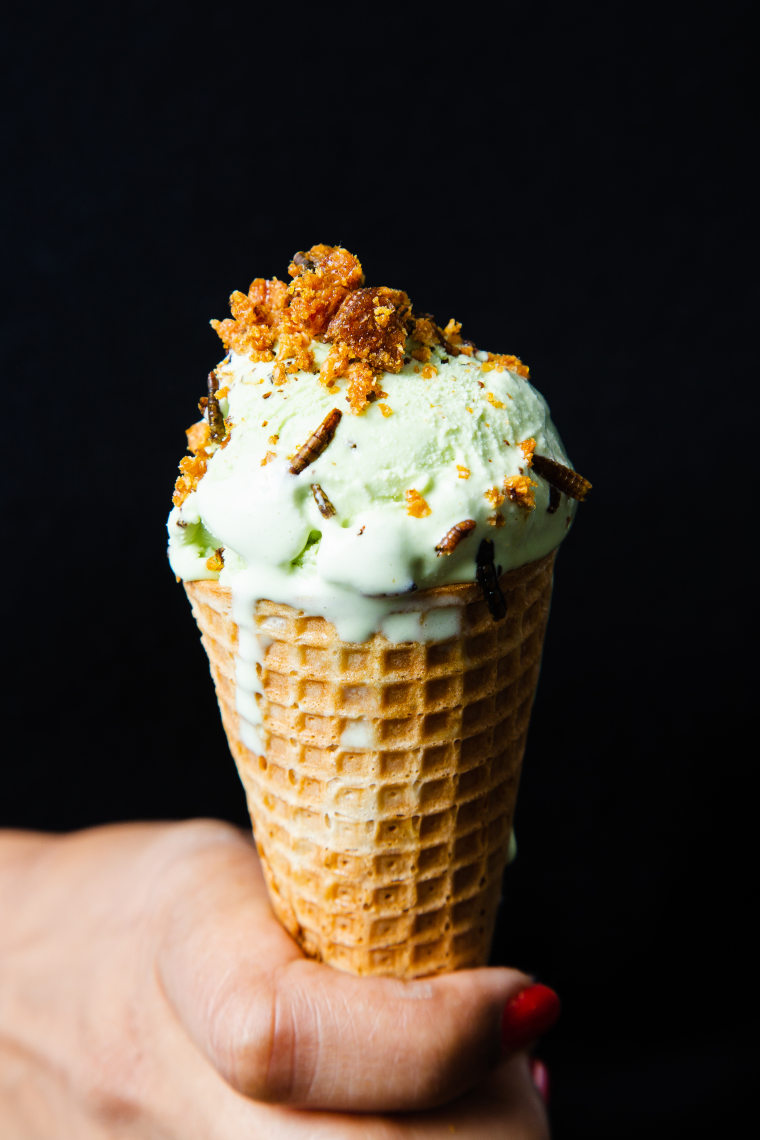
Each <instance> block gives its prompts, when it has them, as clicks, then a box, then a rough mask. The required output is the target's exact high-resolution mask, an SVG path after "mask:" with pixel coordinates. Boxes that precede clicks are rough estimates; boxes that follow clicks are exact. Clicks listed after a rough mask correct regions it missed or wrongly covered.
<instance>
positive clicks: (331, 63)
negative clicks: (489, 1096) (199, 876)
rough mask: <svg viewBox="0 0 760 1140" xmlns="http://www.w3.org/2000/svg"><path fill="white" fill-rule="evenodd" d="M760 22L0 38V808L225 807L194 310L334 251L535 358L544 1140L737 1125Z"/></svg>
mask: <svg viewBox="0 0 760 1140" xmlns="http://www.w3.org/2000/svg"><path fill="white" fill-rule="evenodd" d="M750 10H751V6H750V4H748V3H746V4H744V3H739V2H727V3H723V4H714V5H707V4H701V5H700V4H695V5H692V6H690V7H689V8H688V9H687V10H685V11H684V12H683V13H681V12H679V11H677V9H675V8H668V6H667V5H659V6H651V7H649V6H648V5H647V4H645V3H637V4H618V3H614V2H610V3H607V4H605V5H602V4H600V5H598V6H597V5H593V6H589V7H587V8H585V9H584V8H583V6H582V5H581V6H579V5H578V4H567V5H564V4H555V5H552V4H541V3H536V4H533V5H527V4H525V5H519V6H516V5H503V6H502V7H501V8H499V9H498V16H497V15H495V14H494V12H487V11H486V10H485V8H484V7H483V6H480V5H478V6H474V5H473V6H470V8H469V9H467V10H465V11H464V12H463V13H460V14H459V15H458V16H454V15H451V14H447V10H446V9H443V8H438V7H432V6H430V7H428V6H422V5H408V6H401V7H399V8H389V7H386V8H383V9H380V8H379V7H378V6H369V5H368V6H366V7H356V6H355V7H351V8H343V7H334V8H326V7H317V6H313V7H311V8H310V9H308V10H302V9H301V8H299V7H298V6H293V5H289V6H285V5H283V6H281V8H279V9H278V8H277V7H276V6H274V7H272V8H267V9H256V8H252V9H251V8H241V7H239V6H232V5H226V4H224V3H219V4H216V5H215V6H213V8H209V9H208V10H207V11H206V12H205V13H204V14H203V15H202V16H197V15H196V16H191V15H189V12H188V10H185V9H184V7H182V6H179V5H177V6H175V5H171V4H165V5H160V4H159V5H152V4H147V3H132V4H116V5H113V6H110V7H108V8H106V7H105V6H104V7H100V6H98V7H95V6H91V5H89V4H83V5H82V4H80V5H75V6H73V7H72V8H71V9H62V8H59V7H58V6H56V7H55V8H54V7H52V6H47V7H46V6H45V5H42V7H41V8H40V7H38V6H35V7H32V6H27V7H24V6H22V5H16V6H15V7H14V9H13V13H12V16H11V18H10V23H9V24H7V25H6V31H7V32H8V36H7V58H6V60H5V61H4V64H3V74H4V76H5V79H6V81H8V80H9V81H10V88H9V97H8V99H7V103H6V106H7V108H8V114H7V117H6V119H5V123H6V127H5V141H4V145H3V149H4V153H5V160H6V162H5V175H4V178H3V195H4V197H6V199H7V201H6V209H5V211H4V215H5V216H4V220H5V224H6V227H7V233H6V239H5V246H6V251H7V253H6V257H5V269H4V273H3V284H4V286H5V289H6V292H7V299H6V300H5V302H4V304H3V372H2V376H3V392H4V401H3V403H4V413H5V419H4V422H5V431H4V452H5V464H4V474H3V479H2V487H3V516H2V518H3V551H4V558H5V589H4V590H3V599H4V611H5V612H4V618H3V629H4V641H5V655H6V660H7V662H8V663H9V665H10V668H11V676H10V678H9V679H6V682H5V685H4V689H5V694H6V697H7V708H6V711H5V712H4V723H5V727H6V732H5V740H6V748H5V749H4V752H5V763H4V765H3V777H2V785H0V824H5V825H12V826H30V827H38V828H44V829H64V828H70V827H78V826H84V825H89V824H93V823H97V822H102V821H107V820H120V819H131V818H135V817H154V818H156V817H160V818H182V817H185V816H188V815H200V814H203V815H215V816H221V817H225V818H228V819H232V820H235V821H238V822H240V823H241V824H245V823H246V816H245V809H244V804H243V798H242V792H241V790H240V787H239V785H238V782H237V777H236V775H235V771H234V766H233V764H232V761H231V760H230V759H229V756H228V753H227V751H226V745H225V743H224V739H223V735H222V731H221V726H220V724H219V719H218V714H217V712H216V705H215V701H214V697H213V693H212V689H211V685H210V682H209V679H208V673H207V667H206V664H205V658H204V656H203V653H202V650H201V647H200V644H199V642H198V637H197V634H196V632H195V627H194V624H193V622H192V620H191V618H190V614H189V610H188V607H187V603H186V601H185V598H184V595H183V593H182V591H181V589H180V588H179V587H178V586H177V585H176V584H175V582H174V578H173V576H172V574H171V572H170V571H169V569H168V567H167V564H166V561H165V553H164V551H165V531H164V520H165V516H166V514H167V512H168V506H169V498H170V492H171V487H172V484H173V480H174V477H175V473H176V464H177V461H178V459H179V457H180V455H181V454H182V453H183V448H184V434H183V432H184V428H185V427H186V426H188V424H189V423H190V422H192V421H193V419H194V418H195V409H196V401H197V398H198V396H199V395H200V394H201V393H202V391H203V385H204V382H205V376H206V373H207V371H208V369H209V368H210V367H211V366H212V365H213V364H214V363H215V362H216V361H217V360H218V358H219V356H220V355H221V353H220V348H219V342H218V340H217V338H216V336H215V334H214V333H213V332H212V331H211V330H210V329H209V327H208V320H209V318H210V317H212V316H216V317H223V316H225V315H226V314H227V308H226V305H227V297H228V294H229V293H230V291H231V290H232V289H235V288H240V289H243V290H245V289H247V286H248V284H249V282H250V280H251V279H252V278H253V277H254V276H273V275H278V276H280V277H284V276H285V275H286V268H287V264H288V260H289V258H290V256H291V255H292V253H293V252H295V251H296V250H298V249H304V248H308V246H310V245H311V244H313V243H314V242H319V241H324V242H328V243H340V244H343V245H345V246H347V247H348V248H349V249H351V250H353V251H355V252H356V253H357V254H358V255H359V256H360V258H361V260H362V262H363V265H364V268H365V272H366V274H367V280H368V283H369V284H388V285H393V286H397V287H400V288H403V289H406V291H407V292H408V293H409V294H410V295H411V297H412V300H413V302H414V303H415V306H416V307H417V308H418V309H420V310H424V311H430V312H433V313H435V314H436V316H437V317H438V319H439V320H440V321H441V322H442V323H443V322H445V321H446V320H448V318H449V317H451V316H455V317H456V318H457V319H458V320H460V321H462V322H463V326H464V328H463V331H464V334H465V335H467V336H469V337H471V338H472V339H473V340H475V342H476V343H477V344H479V345H483V346H484V347H488V348H491V349H493V350H496V351H507V352H514V353H517V354H518V355H520V356H521V357H522V358H523V359H524V360H526V361H527V362H528V363H529V364H530V366H531V377H532V379H533V380H534V382H535V383H536V385H537V386H538V387H539V388H540V389H541V390H542V391H543V392H544V393H545V395H546V396H547V398H548V400H549V403H550V405H551V408H552V412H553V416H554V419H555V421H556V422H557V424H558V425H559V427H560V430H561V432H562V435H563V437H564V440H565V443H566V445H567V448H568V451H569V453H570V455H571V458H572V460H573V462H574V464H575V466H576V467H577V468H578V470H580V471H581V472H583V473H584V474H585V475H587V476H588V478H590V479H591V480H592V482H593V483H594V490H593V493H592V496H591V498H590V501H589V502H588V504H586V505H584V506H583V507H582V508H581V510H580V511H579V518H578V520H577V524H576V526H575V528H574V530H573V531H572V532H571V534H570V536H569V538H568V539H567V541H566V543H565V544H564V547H563V550H562V552H561V555H560V558H559V563H558V574H557V580H556V589H555V600H554V607H553V614H552V621H551V623H550V630H549V635H548V641H547V646H546V653H545V659H544V668H543V674H542V681H541V687H540V692H539V696H538V699H537V703H536V709H535V715H534V725H533V728H532V733H531V738H530V742H529V749H528V755H527V759H526V768H525V774H524V779H523V785H522V790H521V799H520V804H519V809H518V819H517V834H518V842H519V848H520V853H519V857H518V859H517V861H516V863H515V864H514V865H513V867H512V868H511V869H510V871H509V873H508V877H507V881H506V906H505V911H504V914H503V916H502V921H501V925H500V929H499V935H498V939H497V947H496V953H495V959H496V960H498V961H509V962H511V963H514V964H516V965H519V966H521V967H522V968H524V969H527V970H529V971H532V972H534V973H535V974H536V975H537V976H538V977H539V978H540V979H541V980H543V981H546V982H547V983H549V984H551V985H553V986H555V987H556V988H557V989H558V990H559V992H560V994H561V995H562V997H563V999H564V1015H563V1019H562V1021H561V1023H560V1025H559V1026H558V1027H557V1029H556V1030H555V1031H554V1032H553V1033H552V1034H551V1036H550V1037H548V1038H547V1039H546V1041H545V1042H544V1044H543V1046H542V1055H543V1056H544V1057H545V1058H546V1060H547V1063H548V1065H549V1067H550V1070H551V1074H552V1080H553V1094H552V1111H553V1116H554V1126H555V1131H556V1135H557V1136H558V1137H559V1138H575V1137H578V1138H581V1137H582V1138H585V1140H596V1138H599V1140H602V1138H609V1137H620V1138H627V1137H631V1138H633V1137H640V1136H642V1135H646V1136H648V1137H663V1138H664V1137H674V1136H675V1137H677V1136H682V1135H684V1136H685V1135H689V1136H692V1137H696V1136H702V1135H704V1136H707V1135H712V1136H714V1135H720V1136H723V1135H738V1134H740V1133H739V1129H738V1127H737V1126H736V1124H735V1121H736V1120H737V1119H738V1114H739V1111H740V1109H741V1108H742V1106H743V1105H745V1104H747V1103H749V1092H750V1086H751V1084H752V1082H753V1081H754V1078H755V1073H756V1067H757V1061H758V1055H757V1048H756V1045H755V1043H754V1027H755V1024H756V1020H755V1008H754V995H755V990H756V987H757V975H756V973H755V974H753V973H752V972H751V970H752V967H753V962H752V955H751V954H750V949H749V924H748V921H747V912H748V911H749V910H750V909H751V907H752V898H753V893H754V880H753V877H752V876H751V875H750V869H751V867H752V861H753V857H754V848H755V842H754V831H753V824H752V814H753V802H752V800H751V798H750V796H749V790H748V780H749V778H750V777H751V775H752V772H753V768H754V766H755V765H756V736H755V734H754V723H755V709H754V707H753V706H754V703H755V702H754V689H755V686H754V684H753V683H752V684H751V682H752V671H753V665H754V658H753V655H754V650H749V661H748V659H747V657H746V656H745V649H744V647H745V646H747V647H750V646H751V645H752V644H754V643H753V635H752V634H751V633H750V625H749V622H750V613H751V611H752V608H753V602H754V597H753V585H754V573H753V571H754V562H753V561H752V559H751V557H750V548H751V547H752V545H753V544H752V542H751V539H752V537H753V535H752V531H753V519H754V517H755V514H756V497H757V496H756V491H755V480H754V467H755V462H756V461H755V458H754V454H753V452H754V437H755V429H754V425H753V424H752V421H751V418H750V417H751V415H752V413H756V412H757V404H756V401H755V394H754V387H752V388H751V387H750V367H751V366H754V368H753V370H754V371H755V373H756V350H755V348H754V345H752V344H751V343H750V336H749V332H750V325H749V322H750V314H752V315H754V313H755V310H756V307H757V288H756V271H755V264H756V262H755V258H756V254H753V252H752V250H751V243H752V239H753V237H754V213H755V202H754V197H755V195H756V191H757V188H756V186H753V185H752V184H751V181H750V173H751V168H752V162H751V158H752V154H753V151H754V150H755V149H756V143H757V139H756V135H755V131H756V123H755V122H753V121H752V119H751V117H750V112H749V109H748V108H749V100H750V95H751V90H750V83H751V80H750V71H751V67H752V55H751V44H752V40H751V36H750V26H749V14H750ZM748 428H749V431H748V430H747V429H748ZM753 752H754V754H755V755H754V758H753Z"/></svg>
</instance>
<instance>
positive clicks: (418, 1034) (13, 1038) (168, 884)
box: [0, 821, 556, 1140]
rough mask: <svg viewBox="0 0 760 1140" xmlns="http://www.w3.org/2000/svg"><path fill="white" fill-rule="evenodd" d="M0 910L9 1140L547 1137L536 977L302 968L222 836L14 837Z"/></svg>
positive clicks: (106, 831)
mask: <svg viewBox="0 0 760 1140" xmlns="http://www.w3.org/2000/svg"><path fill="white" fill-rule="evenodd" d="M0 913H3V914H4V915H7V916H10V921H4V924H3V927H2V929H0V977H1V978H2V984H1V985H0V1135H2V1136H3V1140H17V1138H18V1140H37V1138H39V1140H53V1138H55V1140H68V1138H69V1137H71V1138H72V1140H106V1138H109V1140H111V1138H114V1137H118V1138H119V1140H121V1138H124V1140H154V1138H155V1140H180V1138H181V1140H237V1138H238V1137H240V1138H241V1140H242V1138H243V1137H245V1138H246V1140H249V1138H251V1137H262V1138H265V1140H306V1138H309V1140H316V1138H318V1137H319V1138H322V1137H323V1138H324V1140H353V1138H356V1140H359V1138H362V1140H374V1138H377V1140H381V1138H382V1140H391V1138H393V1140H407V1138H408V1140H412V1138H414V1140H422V1138H425V1140H437V1138H438V1137H449V1136H450V1135H451V1134H452V1132H453V1133H454V1134H456V1135H460V1136H463V1137H467V1138H468V1140H469V1138H472V1140H477V1138H481V1137H482V1138H483V1140H485V1138H490V1137H496V1136H498V1137H502V1138H503V1137H506V1138H512V1137H515V1138H517V1137H519V1138H521V1140H539V1138H543V1137H546V1136H548V1127H547V1123H546V1117H545V1113H544V1109H543V1103H542V1101H541V1098H540V1096H539V1094H538V1092H537V1090H536V1088H535V1086H534V1084H533V1082H532V1080H531V1077H530V1072H529V1067H528V1059H527V1056H526V1054H525V1053H523V1052H515V1051H514V1047H517V1046H523V1045H527V1044H528V1038H529V1037H530V1036H531V1032H533V1033H535V1034H537V1033H538V1032H540V1031H541V1029H542V1028H548V1023H549V1021H550V1019H551V1016H552V1014H553V1013H554V1014H556V1010H552V1009H551V1008H550V1006H549V1008H544V1011H543V1013H542V1012H541V1011H540V1010H539V1015H538V1017H537V1018H536V1017H535V1016H534V1017H533V1020H532V1021H531V1020H530V1019H529V1020H528V1022H527V1023H526V1022H525V1021H524V1020H523V1021H520V1019H519V1017H518V1016H517V1015H518V1014H519V1013H520V1012H521V1010H522V1009H524V1008H525V1007H529V1006H530V1005H531V1000H530V994H529V993H528V992H527V990H526V987H529V986H530V981H531V980H530V979H529V978H527V977H526V976H525V975H522V974H519V973H517V972H516V971H514V970H508V969H501V968H499V969H482V970H467V971H460V972H458V973H454V974H448V975H443V976H440V977H436V978H430V979H421V980H417V981H412V982H403V981H399V980H397V979H391V978H355V977H352V976H351V975H348V974H343V973H340V972H338V971H337V970H333V969H332V968H330V967H328V966H324V965H322V964H319V963H316V962H312V961H309V960H307V959H305V958H303V956H302V955H301V952H300V950H299V949H298V947H297V946H296V945H295V943H294V942H293V941H292V940H291V938H290V937H289V936H288V934H287V933H286V932H285V931H284V930H283V929H282V928H281V927H280V925H279V923H278V922H277V921H276V920H275V918H274V917H273V915H272V912H271V910H270V907H269V903H268V899H267V895H266V889H265V886H264V882H263V877H262V874H261V870H260V867H259V864H258V859H257V857H256V854H255V850H254V848H253V845H252V843H251V842H250V841H249V840H248V838H247V837H245V836H244V835H243V834H242V833H241V832H238V831H237V830H235V829H233V828H231V827H229V826H227V825H225V824H220V823H215V822H212V821H199V822H193V823H187V824H129V825H120V826H110V827H103V828H97V829H94V830H91V831H84V832H77V833H73V834H71V835H68V836H63V837H52V836H39V835H30V834H25V833H10V834H8V835H6V836H5V837H0ZM519 993H522V995H523V996H522V997H521V998H519V999H518V1000H517V1001H516V1002H515V1001H514V1000H513V1001H512V1002H511V1004H510V1005H509V1006H508V1005H507V1003H508V1002H510V999H514V998H515V997H516V995H517V994H519ZM539 996H542V995H540V994H539ZM550 1005H551V1003H550ZM505 1007H506V1008H507V1011H508V1016H507V1019H506V1021H505V1022H504V1024H505V1025H506V1026H507V1027H508V1028H509V1029H510V1031H511V1038H510V1043H511V1045H512V1046H513V1050H512V1051H511V1052H505V1051H504V1050H503V1049H502V1045H501V1032H500V1026H501V1023H502V1017H503V1012H504V1010H505ZM542 1018H543V1022H544V1024H543V1025H542V1024H541V1021H542ZM304 1110H308V1111H304Z"/></svg>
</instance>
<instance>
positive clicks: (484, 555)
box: [475, 538, 507, 621]
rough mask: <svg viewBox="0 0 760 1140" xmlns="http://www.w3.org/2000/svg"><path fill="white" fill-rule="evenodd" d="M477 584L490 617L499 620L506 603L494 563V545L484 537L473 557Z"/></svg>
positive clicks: (504, 614) (505, 611)
mask: <svg viewBox="0 0 760 1140" xmlns="http://www.w3.org/2000/svg"><path fill="white" fill-rule="evenodd" d="M475 565H476V573H477V578H478V585H479V586H480V588H481V590H482V591H483V597H484V598H485V601H486V605H487V606H488V609H489V610H490V613H491V617H492V618H494V620H495V621H500V620H501V619H502V618H503V617H506V614H507V603H506V599H505V597H504V595H503V594H502V592H501V587H500V586H499V576H498V574H497V573H496V566H495V565H494V547H493V542H492V541H491V539H490V538H484V539H483V540H482V541H481V543H480V546H479V547H478V553H477V557H476V559H475Z"/></svg>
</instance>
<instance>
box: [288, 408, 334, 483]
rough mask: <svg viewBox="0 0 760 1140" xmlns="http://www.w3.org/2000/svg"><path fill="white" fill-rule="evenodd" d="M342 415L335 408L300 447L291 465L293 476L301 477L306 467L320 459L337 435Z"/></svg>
mask: <svg viewBox="0 0 760 1140" xmlns="http://www.w3.org/2000/svg"><path fill="white" fill-rule="evenodd" d="M342 415H343V413H342V412H341V410H340V409H339V408H333V410H332V411H331V412H328V413H327V415H326V416H325V418H324V419H323V420H322V423H321V424H320V425H319V427H318V428H317V430H316V431H315V432H314V434H313V435H310V436H309V438H308V439H307V440H306V443H304V444H303V445H302V446H301V447H299V449H298V451H297V452H296V453H295V455H294V456H293V459H292V461H291V464H290V474H291V475H299V474H300V473H301V471H303V469H304V467H308V466H309V464H310V463H313V462H314V460H315V459H318V458H319V456H320V455H321V454H322V452H323V451H324V450H325V448H326V447H327V446H328V444H329V443H330V441H331V440H332V437H333V436H334V435H335V431H336V429H337V427H338V424H339V423H340V421H341V417H342Z"/></svg>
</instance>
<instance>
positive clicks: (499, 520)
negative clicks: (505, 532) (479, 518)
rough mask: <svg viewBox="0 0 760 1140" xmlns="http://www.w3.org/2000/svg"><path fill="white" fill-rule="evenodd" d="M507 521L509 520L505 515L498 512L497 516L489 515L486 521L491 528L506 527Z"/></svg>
mask: <svg viewBox="0 0 760 1140" xmlns="http://www.w3.org/2000/svg"><path fill="white" fill-rule="evenodd" d="M506 521H507V520H506V519H505V518H504V515H503V514H502V513H501V511H497V512H496V514H493V515H489V516H488V518H487V519H486V522H487V523H488V525H489V526H504V524H505V523H506Z"/></svg>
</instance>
